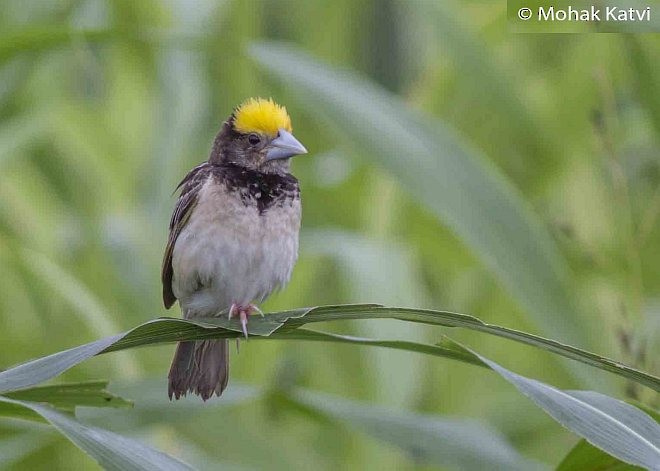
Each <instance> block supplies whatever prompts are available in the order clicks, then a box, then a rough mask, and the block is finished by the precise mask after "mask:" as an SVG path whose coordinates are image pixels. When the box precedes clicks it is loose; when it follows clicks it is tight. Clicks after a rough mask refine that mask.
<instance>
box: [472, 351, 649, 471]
mask: <svg viewBox="0 0 660 471" xmlns="http://www.w3.org/2000/svg"><path fill="white" fill-rule="evenodd" d="M476 355H477V356H478V357H479V358H480V359H481V360H482V361H484V362H485V363H487V364H488V365H489V366H490V367H491V368H492V369H493V370H495V371H496V372H497V373H499V374H500V376H502V377H503V378H504V379H506V380H507V381H508V382H510V383H511V384H513V385H514V386H515V387H516V389H518V390H519V391H520V392H521V393H523V394H524V395H525V396H527V397H529V398H530V399H531V400H532V401H534V402H535V403H536V405H538V406H539V407H540V408H542V409H543V410H544V411H546V412H547V413H548V414H549V415H550V416H551V417H552V418H553V419H555V420H556V421H557V422H559V423H560V424H562V425H563V426H564V427H566V428H567V429H569V430H571V431H572V432H575V433H576V434H578V435H580V436H581V437H583V438H584V439H586V440H587V441H588V442H589V443H591V444H592V445H594V446H596V447H598V448H600V449H602V450H604V451H606V452H607V453H609V454H611V455H612V456H614V457H616V458H618V459H620V460H622V461H625V462H626V463H630V464H633V465H636V466H643V467H646V468H648V469H652V470H660V425H659V424H658V423H657V422H655V421H654V420H653V419H652V418H651V417H649V416H648V415H646V414H645V413H644V412H642V411H641V410H640V409H637V408H636V407H633V406H631V405H629V404H626V403H625V402H622V401H619V400H617V399H613V398H611V397H609V396H605V395H604V394H600V393H597V392H593V391H562V390H561V389H557V388H554V387H552V386H549V385H547V384H544V383H542V382H540V381H537V380H534V379H530V378H526V377H524V376H521V375H519V374H516V373H514V372H512V371H509V370H507V369H506V368H504V367H502V366H500V365H498V364H497V363H495V362H494V361H491V360H489V359H487V358H484V357H483V356H481V355H478V354H476Z"/></svg>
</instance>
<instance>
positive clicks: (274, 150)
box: [266, 129, 307, 161]
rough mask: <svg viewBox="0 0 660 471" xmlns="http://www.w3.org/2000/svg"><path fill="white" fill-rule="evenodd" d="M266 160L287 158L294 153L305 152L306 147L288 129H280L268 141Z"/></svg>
mask: <svg viewBox="0 0 660 471" xmlns="http://www.w3.org/2000/svg"><path fill="white" fill-rule="evenodd" d="M268 147H269V149H268V151H267V152H266V161H270V160H277V159H288V158H289V157H293V156H294V155H299V154H306V153H307V149H305V146H303V145H302V144H301V143H300V141H298V139H296V138H295V137H293V134H291V133H290V132H288V131H285V130H284V129H280V130H279V133H278V135H277V137H276V138H275V139H273V140H272V141H270V145H269V146H268Z"/></svg>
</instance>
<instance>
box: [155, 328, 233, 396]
mask: <svg viewBox="0 0 660 471" xmlns="http://www.w3.org/2000/svg"><path fill="white" fill-rule="evenodd" d="M168 378H169V387H168V390H167V394H168V395H169V396H170V399H172V396H174V397H175V398H176V399H179V398H180V397H181V396H185V395H186V394H187V393H188V392H193V393H195V394H198V395H199V396H201V397H202V399H204V400H205V401H206V400H207V399H208V398H210V397H211V396H212V395H213V393H215V394H216V395H217V396H220V395H221V394H222V391H224V390H225V388H226V387H227V381H228V380H229V342H228V341H227V340H200V341H196V342H193V341H190V342H179V345H178V346H177V348H176V353H175V354H174V359H173V360H172V366H171V367H170V374H169V375H168Z"/></svg>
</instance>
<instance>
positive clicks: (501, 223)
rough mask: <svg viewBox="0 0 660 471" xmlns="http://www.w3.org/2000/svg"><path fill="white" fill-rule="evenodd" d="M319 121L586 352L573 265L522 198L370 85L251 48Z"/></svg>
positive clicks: (461, 147)
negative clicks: (570, 268) (397, 184)
mask: <svg viewBox="0 0 660 471" xmlns="http://www.w3.org/2000/svg"><path fill="white" fill-rule="evenodd" d="M250 52H251V54H252V56H253V57H254V58H255V60H256V61H257V62H258V63H259V64H260V65H262V66H263V67H264V68H265V69H266V70H268V71H269V72H271V73H272V74H273V75H275V76H276V77H277V78H279V79H280V80H281V81H282V82H283V83H285V84H287V86H289V87H290V88H291V90H292V91H293V92H295V93H294V97H298V98H299V103H300V104H301V106H305V107H306V108H307V110H308V112H309V113H310V114H311V115H313V116H318V117H320V118H321V119H324V120H325V121H326V122H328V123H331V125H333V126H334V128H335V129H337V130H338V131H339V133H338V135H339V136H341V138H342V139H344V140H346V141H349V142H350V143H351V144H352V145H353V146H354V148H355V149H357V150H359V151H360V152H361V153H362V154H364V155H366V156H367V157H369V158H371V159H372V160H374V161H375V162H377V163H378V164H379V165H382V166H383V167H384V168H385V169H386V170H388V171H389V173H390V174H391V175H392V176H393V177H394V178H396V179H398V180H399V181H400V183H401V186H402V188H404V189H406V190H407V191H408V192H409V193H410V194H411V195H412V196H413V197H414V198H415V200H416V201H418V202H420V203H422V204H424V205H426V206H427V207H428V208H429V209H430V210H431V211H432V212H433V213H434V214H435V215H436V216H437V217H438V218H439V219H440V220H442V221H443V222H444V223H445V224H447V225H448V226H449V227H450V228H451V229H452V230H453V231H455V232H456V234H457V235H458V236H459V237H460V238H461V239H462V240H463V241H464V242H465V244H466V245H468V246H469V247H470V248H471V249H472V250H473V251H474V253H475V254H476V255H477V256H478V257H480V258H481V260H482V262H483V263H484V264H485V265H486V266H487V267H488V268H489V269H490V270H492V271H493V272H494V273H495V274H496V276H497V277H498V278H499V280H500V281H501V282H502V283H503V285H504V286H506V288H507V289H508V290H509V292H510V293H511V294H513V295H514V296H515V298H516V299H517V300H518V301H519V302H520V303H521V304H522V305H523V306H524V307H525V308H526V309H527V310H528V311H529V313H530V315H531V316H532V318H533V319H534V321H535V323H536V324H537V325H538V326H539V327H540V328H541V329H542V330H543V332H545V333H547V334H548V335H551V336H553V337H556V338H559V339H562V340H563V341H565V342H567V343H570V344H572V345H588V344H589V342H588V339H589V338H593V337H592V336H590V335H589V330H588V327H587V326H585V325H581V322H582V321H581V320H582V319H584V317H583V316H580V315H579V314H578V312H577V308H576V307H575V303H574V300H573V297H572V290H571V289H570V284H569V283H570V282H569V277H568V275H567V273H568V270H567V267H566V263H565V261H564V260H563V259H562V257H561V256H560V255H559V252H558V250H557V248H556V246H555V244H554V242H553V240H552V239H551V238H550V236H549V234H548V233H547V232H546V231H545V229H544V228H543V227H542V225H541V223H540V222H539V220H538V218H537V217H535V215H534V214H533V213H532V212H531V210H530V208H529V207H528V206H527V204H526V203H525V201H524V200H523V199H522V198H521V196H520V194H519V193H518V192H517V191H516V190H515V189H514V188H513V187H512V185H511V184H510V183H509V182H508V181H507V180H506V179H505V177H504V176H503V175H502V174H501V173H500V172H499V171H498V170H497V169H496V168H495V167H494V166H493V165H492V164H491V163H489V161H488V160H487V159H485V158H484V157H483V156H482V155H481V153H480V152H479V151H477V150H476V149H474V148H472V147H471V146H470V145H469V144H468V143H466V142H464V141H463V140H462V139H461V138H460V137H459V136H457V135H456V133H455V132H454V131H452V130H451V129H449V128H448V127H447V126H445V125H443V123H441V122H440V121H439V120H437V119H435V118H433V117H431V116H427V115H423V114H421V113H417V112H415V111H414V110H411V109H410V108H409V107H408V106H407V105H406V104H405V103H404V102H403V101H402V100H401V99H399V98H398V97H396V96H394V95H392V94H390V93H388V92H387V91H386V90H384V89H382V88H380V87H378V86H377V85H376V84H374V83H372V82H371V81H369V80H367V79H365V78H362V77H359V76H356V75H354V74H352V73H350V72H348V71H345V70H337V69H333V68H332V67H330V66H328V65H326V64H324V63H322V62H320V61H318V60H316V59H314V58H312V57H311V56H309V55H307V54H306V53H304V52H303V51H301V50H300V49H297V48H295V47H293V46H290V45H286V44H280V43H258V44H254V45H253V46H252V47H251V48H250Z"/></svg>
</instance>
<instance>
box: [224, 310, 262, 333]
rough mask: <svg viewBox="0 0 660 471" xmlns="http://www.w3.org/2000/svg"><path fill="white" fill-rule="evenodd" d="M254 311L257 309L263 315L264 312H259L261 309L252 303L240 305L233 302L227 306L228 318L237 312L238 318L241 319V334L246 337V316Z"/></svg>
mask: <svg viewBox="0 0 660 471" xmlns="http://www.w3.org/2000/svg"><path fill="white" fill-rule="evenodd" d="M254 311H257V312H258V313H259V314H261V315H262V316H263V315H264V313H263V312H261V309H259V308H258V307H257V306H255V305H254V304H248V305H247V306H240V305H238V304H236V303H233V304H232V305H231V307H230V308H229V318H230V319H231V318H232V317H236V315H237V314H238V318H239V319H240V321H241V330H242V331H243V335H245V338H246V339H247V338H248V331H247V323H248V316H249V315H250V314H252V313H253V312H254Z"/></svg>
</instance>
